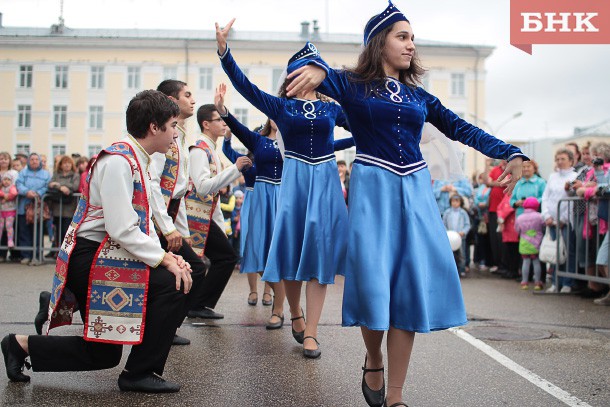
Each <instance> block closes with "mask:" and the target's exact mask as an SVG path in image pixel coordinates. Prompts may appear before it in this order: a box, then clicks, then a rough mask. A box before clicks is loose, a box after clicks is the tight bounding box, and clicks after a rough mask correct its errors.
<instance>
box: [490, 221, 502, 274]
mask: <svg viewBox="0 0 610 407" xmlns="http://www.w3.org/2000/svg"><path fill="white" fill-rule="evenodd" d="M488 216H489V223H488V224H487V235H488V236H489V248H490V250H491V260H492V262H493V264H491V265H492V266H498V268H500V269H506V265H505V264H504V255H503V250H504V245H503V243H502V232H498V231H497V230H498V214H497V213H496V212H489V215H488Z"/></svg>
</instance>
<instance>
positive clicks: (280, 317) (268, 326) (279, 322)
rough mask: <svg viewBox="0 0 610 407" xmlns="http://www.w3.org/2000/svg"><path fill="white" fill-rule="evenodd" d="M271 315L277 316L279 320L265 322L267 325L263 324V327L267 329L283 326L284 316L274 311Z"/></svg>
mask: <svg viewBox="0 0 610 407" xmlns="http://www.w3.org/2000/svg"><path fill="white" fill-rule="evenodd" d="M271 317H278V318H279V319H280V320H279V321H278V322H267V325H265V328H267V329H270V330H271V329H280V328H281V327H283V326H284V316H283V315H278V314H276V313H273V314H271ZM269 319H271V318H269Z"/></svg>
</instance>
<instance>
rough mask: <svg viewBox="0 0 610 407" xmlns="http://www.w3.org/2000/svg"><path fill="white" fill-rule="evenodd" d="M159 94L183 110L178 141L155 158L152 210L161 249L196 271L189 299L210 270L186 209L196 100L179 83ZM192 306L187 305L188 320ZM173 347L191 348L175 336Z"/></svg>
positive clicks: (162, 85) (170, 81) (169, 81)
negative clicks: (189, 122) (195, 245)
mask: <svg viewBox="0 0 610 407" xmlns="http://www.w3.org/2000/svg"><path fill="white" fill-rule="evenodd" d="M157 90H158V91H160V92H162V93H164V94H165V95H167V96H168V97H169V98H170V99H171V100H172V101H174V102H175V103H176V104H177V105H178V107H179V108H180V115H179V116H178V125H177V126H176V129H177V130H178V138H177V139H176V143H174V145H173V146H172V148H170V149H169V150H168V152H167V153H165V154H160V153H156V154H153V156H152V158H153V163H154V166H155V170H154V171H151V175H152V180H151V185H152V188H153V196H152V200H151V208H152V212H153V216H154V220H155V227H156V228H157V230H158V232H159V240H160V241H161V247H163V249H164V250H166V251H171V252H173V253H176V254H178V255H180V256H182V257H183V258H184V260H185V261H187V262H188V263H189V264H190V265H191V269H192V270H193V272H192V274H191V276H192V278H193V288H192V290H191V295H190V296H189V298H194V297H196V296H198V294H197V292H199V291H200V290H202V289H203V284H202V283H203V279H204V277H205V272H206V266H205V264H204V262H203V260H202V259H201V257H199V256H197V254H195V252H194V251H193V249H192V248H191V244H192V240H191V237H190V232H189V227H188V221H187V215H186V205H185V200H184V196H185V195H186V193H187V190H188V186H189V150H188V147H189V144H188V142H187V140H186V130H185V129H186V126H185V122H186V119H188V118H189V117H191V116H192V115H193V114H194V113H195V98H194V97H193V94H192V93H191V91H190V89H189V87H188V85H187V84H186V83H185V82H182V81H178V80H175V79H167V80H164V81H163V82H161V83H160V84H159V86H157ZM191 307H192V304H190V303H188V302H187V304H186V307H185V309H184V315H183V319H184V317H186V313H187V311H188V310H189V309H190V308H191ZM172 343H173V345H188V344H190V343H191V341H190V340H188V339H187V338H183V337H181V336H178V335H175V336H174V340H173V342H172Z"/></svg>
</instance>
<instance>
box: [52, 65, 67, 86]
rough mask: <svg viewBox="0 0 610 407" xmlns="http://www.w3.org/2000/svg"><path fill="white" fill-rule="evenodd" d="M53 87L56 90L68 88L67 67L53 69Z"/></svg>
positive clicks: (61, 66) (59, 66)
mask: <svg viewBox="0 0 610 407" xmlns="http://www.w3.org/2000/svg"><path fill="white" fill-rule="evenodd" d="M55 87H56V88H58V89H67V88H68V67H67V66H66V65H57V66H56V67H55Z"/></svg>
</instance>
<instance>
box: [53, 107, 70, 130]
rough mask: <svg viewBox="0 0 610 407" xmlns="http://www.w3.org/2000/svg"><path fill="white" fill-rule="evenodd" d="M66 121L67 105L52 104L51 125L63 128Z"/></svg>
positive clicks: (65, 125)
mask: <svg viewBox="0 0 610 407" xmlns="http://www.w3.org/2000/svg"><path fill="white" fill-rule="evenodd" d="M67 122H68V106H53V127H54V128H56V129H65V128H66V127H67Z"/></svg>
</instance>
